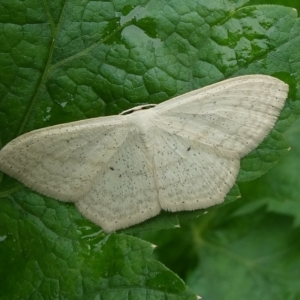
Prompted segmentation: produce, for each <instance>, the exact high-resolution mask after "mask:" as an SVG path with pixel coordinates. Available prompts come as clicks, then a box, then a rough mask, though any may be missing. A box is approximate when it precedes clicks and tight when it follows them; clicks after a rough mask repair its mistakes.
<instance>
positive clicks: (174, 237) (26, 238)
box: [0, 0, 300, 300]
mask: <svg viewBox="0 0 300 300" xmlns="http://www.w3.org/2000/svg"><path fill="white" fill-rule="evenodd" d="M246 2H247V1H246V0H230V1H229V0H216V1H202V0H196V1H195V0H188V1H181V0H171V1H166V0H165V1H157V0H153V1H146V0H142V1H137V0H130V1H123V0H113V1H89V0H74V1H69V2H67V1H63V0H56V1H47V0H46V1H33V0H25V1H20V0H4V1H1V3H0V25H1V26H0V40H1V43H0V99H1V100H0V138H1V143H2V145H4V144H6V143H7V142H9V141H10V140H12V139H13V138H15V137H16V136H18V135H20V134H22V133H24V132H27V131H30V130H33V129H37V128H42V127H46V126H50V125H54V124H59V123H65V122H69V121H75V120H80V119H86V118H91V117H98V116H102V115H111V114H117V113H119V112H121V111H123V110H125V109H128V108H131V107H133V106H135V105H140V104H145V103H160V102H162V101H164V100H167V99H169V98H171V97H173V96H176V95H179V94H182V93H184V92H187V91H190V90H193V89H196V88H199V87H202V86H206V85H208V84H210V83H214V82H217V81H220V80H222V79H225V78H229V77H234V76H238V75H243V74H268V75H272V76H275V77H277V78H280V79H282V80H284V81H285V82H287V83H288V84H289V85H290V93H289V99H288V101H287V103H286V106H285V108H284V109H283V111H282V113H281V115H280V117H279V120H278V122H277V124H276V126H275V128H274V130H273V131H272V132H271V133H270V135H269V136H268V137H267V138H266V139H265V140H264V142H263V143H262V144H261V145H260V146H259V147H258V148H257V149H256V150H254V151H253V152H252V153H250V154H249V155H248V156H247V157H245V158H244V159H243V160H242V164H241V171H240V174H239V177H238V182H237V184H238V185H236V186H234V187H233V189H232V191H231V192H230V194H229V195H228V196H227V199H226V204H227V205H222V206H219V207H215V208H211V209H209V210H208V213H207V214H206V213H205V212H204V211H196V212H182V213H179V214H171V213H167V212H164V213H162V214H161V215H159V216H158V217H156V218H153V219H151V220H149V221H147V222H145V223H143V224H139V225H137V226H134V227H132V228H129V229H126V230H123V231H120V232H118V233H114V234H109V235H106V234H104V233H103V232H102V231H101V229H99V228H98V227H97V226H95V225H94V224H91V223H90V222H88V221H87V220H85V219H84V218H83V217H82V216H81V215H80V214H79V212H78V211H77V210H76V209H75V208H74V206H73V205H72V204H68V203H62V202H58V201H55V200H53V199H49V198H47V197H44V196H41V195H38V194H36V193H34V192H32V191H30V190H29V189H26V188H24V187H23V186H22V185H20V184H19V183H18V182H16V181H15V180H13V179H11V178H9V177H8V176H5V175H3V177H1V176H2V174H1V175H0V180H1V186H0V197H1V201H0V278H1V281H0V299H1V300H6V299H103V300H106V299H172V300H173V299H174V300H175V299H176V300H177V299H178V300H179V299H180V300H181V299H196V294H195V293H198V294H199V295H202V296H205V299H248V298H251V299H254V300H255V299H267V300H268V299H289V300H294V299H295V300H296V299H299V298H300V288H299V284H298V279H299V275H300V274H299V267H300V266H299V261H300V251H299V250H300V242H299V239H298V236H299V224H300V204H299V197H298V195H299V192H300V191H299V188H298V187H299V186H300V185H299V184H298V181H299V178H300V176H299V171H298V170H300V165H299V164H300V163H299V153H300V143H299V142H298V140H299V128H300V124H299V123H296V124H295V126H294V127H293V128H292V129H290V130H289V131H287V128H288V127H289V126H290V125H291V124H292V123H293V122H294V121H295V120H296V119H297V117H298V115H299V113H300V105H299V103H300V101H299V100H300V97H299V82H300V80H299V78H300V71H299V70H300V64H299V61H300V53H299V49H300V24H299V20H298V19H297V12H296V11H295V10H293V9H292V8H290V7H284V6H247V5H246ZM256 2H257V1H256ZM250 3H251V4H252V2H250ZM253 3H254V1H253ZM285 137H286V139H287V141H286V139H285ZM289 145H291V147H292V148H291V150H290V151H287V149H288V147H289ZM277 161H280V163H279V164H277V165H276V167H274V166H275V164H276V163H277ZM271 167H274V168H272V169H271V170H270V171H269V172H267V171H268V170H269V169H270V168H271ZM266 172H267V173H266ZM263 174H265V175H263ZM261 175H263V176H261ZM260 176H261V177H260ZM254 179H255V180H254ZM250 180H252V181H250ZM238 186H239V188H240V192H241V195H242V198H241V199H239V200H238V201H235V199H236V198H238V196H239V195H240V194H239V189H238ZM229 202H230V203H229ZM179 224H180V225H181V228H180V229H178V228H177V229H174V228H175V227H178V225H179ZM158 229H161V230H159V231H158ZM132 235H135V237H134V236H132ZM142 239H148V240H149V241H151V242H153V243H155V244H156V245H157V246H158V247H157V249H156V250H155V251H154V256H155V257H156V259H158V260H160V261H162V262H163V263H164V264H165V265H167V267H168V268H167V267H166V266H164V265H163V264H162V263H160V262H159V261H157V260H155V259H154V258H153V256H152V250H153V247H152V245H151V244H150V243H148V242H145V241H143V240H142ZM171 270H172V271H171ZM173 271H174V272H176V273H177V274H178V275H179V276H180V277H181V278H182V279H184V280H185V281H186V282H187V285H186V284H185V283H184V282H183V281H182V280H181V279H180V278H179V277H178V276H177V275H176V274H175V273H174V272H173ZM188 286H189V287H188ZM191 290H193V292H192V291H191Z"/></svg>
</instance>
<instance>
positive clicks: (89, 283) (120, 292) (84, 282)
mask: <svg viewBox="0 0 300 300" xmlns="http://www.w3.org/2000/svg"><path fill="white" fill-rule="evenodd" d="M0 206H1V209H0V211H1V234H0V242H1V264H2V268H1V269H0V276H1V278H2V280H1V283H0V287H1V294H0V299H8V297H9V299H20V298H22V299H29V298H31V299H40V298H44V297H45V298H51V299H62V298H65V299H83V298H84V299H95V298H97V297H99V299H100V298H101V299H127V298H128V299H143V298H144V297H146V295H148V296H149V297H150V299H162V298H168V299H196V297H195V296H194V294H193V293H191V292H190V291H188V289H187V288H186V286H185V284H184V283H183V281H182V280H181V279H180V278H179V277H177V276H176V275H175V274H174V273H173V272H171V271H170V270H168V269H167V268H166V267H165V266H163V265H162V264H161V263H159V262H157V261H154V260H152V259H151V258H150V256H151V253H152V251H153V248H154V247H153V246H152V245H151V244H149V243H147V242H145V241H142V240H140V239H137V238H134V237H130V236H127V235H122V234H110V235H106V234H105V233H103V232H102V231H101V230H99V228H97V226H96V225H92V224H90V223H89V222H88V221H86V220H83V219H82V218H81V216H80V214H79V213H78V211H77V210H76V209H75V208H74V207H73V206H71V205H69V204H63V205H61V204H60V203H59V202H57V201H54V200H49V199H44V198H43V197H41V196H38V195H35V194H32V193H31V192H28V191H22V192H18V193H15V194H14V198H13V199H11V201H1V202H0ZM4 258H7V259H4Z"/></svg>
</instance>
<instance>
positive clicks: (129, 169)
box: [0, 75, 288, 232]
mask: <svg viewBox="0 0 300 300" xmlns="http://www.w3.org/2000/svg"><path fill="white" fill-rule="evenodd" d="M287 94H288V85H287V84H285V83H284V82H283V81H281V80H279V79H276V78H274V77H271V76H265V75H246V76H240V77H236V78H232V79H228V80H224V81H221V82H219V83H216V84H213V85H210V86H207V87H204V88H201V89H197V90H194V91H191V92H189V93H186V94H184V95H181V96H178V97H175V98H173V99H171V100H168V101H165V102H163V103H161V104H158V105H156V106H154V107H153V105H150V107H149V106H147V107H145V106H139V107H136V108H134V109H131V110H129V111H125V112H124V113H123V114H121V115H117V116H107V117H99V118H93V119H87V120H83V121H78V122H72V123H67V124H61V125H56V126H52V127H48V128H43V129H39V130H34V131H32V132H29V133H26V134H23V135H21V136H19V137H18V138H16V139H14V140H12V141H11V142H10V143H8V144H7V145H6V146H5V147H4V148H3V149H2V150H1V151H0V170H2V171H3V172H5V173H6V174H8V175H9V176H11V177H14V178H16V179H17V180H19V181H21V182H22V183H23V184H24V185H26V186H28V187H30V188H31V189H33V190H35V191H37V192H39V193H41V194H43V195H46V196H49V197H52V198H55V199H57V200H61V201H66V202H74V203H75V205H76V206H77V208H78V209H79V211H80V212H81V213H82V214H83V215H84V216H85V217H87V218H88V219H89V220H91V221H92V222H94V223H96V224H98V225H100V226H101V227H102V228H103V230H105V231H107V232H111V231H115V230H118V229H121V228H126V227H129V226H131V225H134V224H137V223H140V222H143V221H144V220H146V219H148V218H151V217H153V216H155V215H157V214H158V213H159V212H160V211H161V210H162V209H163V210H167V211H172V212H176V211H182V210H196V209H201V208H207V207H209V206H213V205H216V204H219V203H221V202H223V201H224V198H225V196H226V194H227V193H228V191H229V190H230V189H231V187H232V186H233V184H234V183H235V181H236V177H237V174H238V171H239V168H240V159H241V158H242V157H243V156H245V155H246V154H247V153H249V152H250V151H251V150H252V149H254V148H256V147H257V146H258V145H259V143H260V142H261V141H262V140H263V139H264V138H265V137H266V135H267V134H268V133H269V132H270V130H271V129H272V127H273V126H274V124H275V122H276V120H277V118H278V115H279V114H280V111H281V109H282V107H283V105H284V103H285V99H286V98H287ZM145 108H148V109H145Z"/></svg>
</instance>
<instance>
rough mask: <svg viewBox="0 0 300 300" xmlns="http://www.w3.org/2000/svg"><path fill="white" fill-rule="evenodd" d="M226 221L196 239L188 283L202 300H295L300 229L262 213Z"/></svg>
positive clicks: (280, 218)
mask: <svg viewBox="0 0 300 300" xmlns="http://www.w3.org/2000/svg"><path fill="white" fill-rule="evenodd" d="M214 217H216V215H215V216H214ZM202 221H204V220H202ZM224 221H225V220H224ZM224 221H223V222H222V223H221V224H218V226H215V227H214V228H210V229H211V230H209V231H207V232H206V233H204V235H202V238H201V239H198V242H199V245H198V261H199V263H198V265H197V267H196V269H195V270H194V271H193V272H192V273H191V274H190V276H189V278H188V280H187V283H188V285H189V286H190V287H191V288H192V289H193V290H194V291H196V292H199V291H201V295H202V296H203V297H204V298H206V299H247V298H249V295H250V297H251V299H262V295H263V299H266V300H269V299H272V300H273V299H298V298H299V295H300V287H299V284H298V281H299V280H298V279H299V267H300V265H299V250H300V243H299V239H298V238H297V237H298V236H299V233H300V230H299V228H298V229H292V230H291V219H290V218H287V217H284V216H280V215H276V214H265V212H264V211H263V210H261V211H260V212H253V213H249V214H247V215H244V216H240V217H237V218H234V219H231V220H230V222H224ZM226 223H227V224H226ZM214 225H216V224H214ZM236 228H240V230H236Z"/></svg>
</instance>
